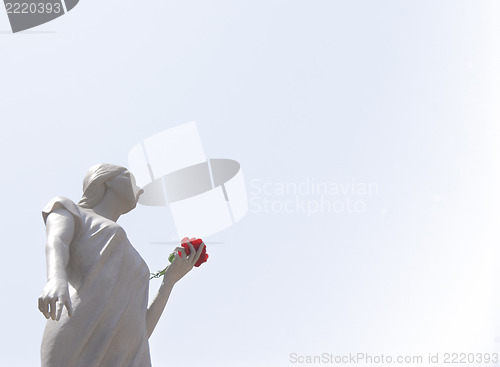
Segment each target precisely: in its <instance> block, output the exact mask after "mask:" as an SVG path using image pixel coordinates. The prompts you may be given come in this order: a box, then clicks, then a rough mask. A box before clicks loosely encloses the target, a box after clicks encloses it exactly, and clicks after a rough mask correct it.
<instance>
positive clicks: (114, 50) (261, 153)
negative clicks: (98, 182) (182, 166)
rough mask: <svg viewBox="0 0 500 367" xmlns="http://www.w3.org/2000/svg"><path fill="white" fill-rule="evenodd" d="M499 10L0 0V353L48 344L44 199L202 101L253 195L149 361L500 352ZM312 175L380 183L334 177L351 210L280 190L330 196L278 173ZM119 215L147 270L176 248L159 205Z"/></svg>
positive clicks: (190, 279) (188, 115) (165, 323)
mask: <svg viewBox="0 0 500 367" xmlns="http://www.w3.org/2000/svg"><path fill="white" fill-rule="evenodd" d="M499 11H500V3H498V2H496V1H458V0H453V1H451V0H450V1H436V0H432V1H424V0H419V1H415V0H414V1H374V0H366V1H334V0H329V1H326V0H325V1H321V0H310V1H306V0H301V1H296V0H288V1H284V0H281V1H279V0H265V1H264V0H253V1H242V0H231V1H229V0H227V1H220V0H219V1H207V0H203V1H202V0H198V1H189V0H183V1H180V0H168V1H155V2H152V1H150V2H138V1H129V0H122V1H116V0H113V1H105V2H104V1H89V0H82V1H81V2H80V4H79V5H78V6H77V7H76V8H75V9H74V10H72V11H71V12H69V13H68V14H67V15H64V16H62V17H61V18H59V19H56V20H55V21H53V22H51V23H47V24H45V25H42V26H40V27H37V28H35V29H32V30H30V31H27V32H23V33H19V34H12V33H11V32H10V25H9V23H8V19H7V15H6V14H5V13H4V12H2V13H1V14H0V66H1V67H0V111H1V115H0V118H1V120H0V121H1V123H2V124H1V134H0V136H1V142H2V143H1V144H0V154H1V163H2V166H1V167H2V173H1V192H2V208H3V209H2V211H1V214H0V216H1V218H0V223H1V228H2V243H3V248H2V250H3V254H2V255H3V256H1V260H0V261H1V266H0V269H1V291H2V298H1V299H2V302H1V305H0V314H1V315H2V316H3V322H2V331H1V333H2V334H1V342H2V353H0V365H2V366H10V367H14V366H23V367H26V366H36V365H39V346H40V341H41V337H42V333H43V328H44V325H45V319H44V318H43V316H42V315H41V314H40V312H39V311H38V309H37V298H38V296H39V294H40V293H41V290H42V288H43V286H44V284H45V255H44V244H45V232H44V226H43V221H42V217H41V214H40V212H41V210H42V208H43V207H44V205H45V204H46V203H47V202H48V201H49V200H50V199H51V198H52V197H53V196H57V195H64V196H67V197H69V198H71V199H73V200H74V201H77V200H78V199H79V197H80V195H81V181H82V179H83V176H84V174H85V172H86V170H87V169H88V168H89V167H90V166H92V165H93V164H95V163H99V162H109V163H115V164H121V165H126V164H127V162H126V159H127V154H128V151H129V149H130V148H132V147H133V146H134V145H135V144H136V143H138V142H139V141H140V140H142V139H144V138H146V137H148V136H151V135H153V134H155V133H157V132H159V131H162V130H164V129H166V128H169V127H172V126H175V125H177V124H179V123H183V122H187V121H192V120H196V121H197V122H198V129H199V132H200V135H201V138H202V141H203V144H204V149H205V152H206V154H207V156H208V157H210V158H230V159H235V160H237V161H239V162H240V163H241V165H242V169H243V172H244V174H245V179H246V182H247V189H248V192H249V198H253V200H254V201H253V203H254V205H251V206H250V212H249V213H248V215H247V216H246V217H245V218H244V219H243V220H242V221H241V222H239V223H238V224H236V225H235V226H233V227H231V228H230V229H228V230H226V231H224V232H221V233H219V234H216V235H214V236H211V237H210V238H208V239H206V240H207V241H209V240H210V241H218V242H224V243H223V244H219V245H213V246H211V247H210V246H209V247H208V252H209V254H210V259H209V261H208V263H206V264H204V265H202V266H201V267H200V268H198V269H195V270H193V272H192V273H190V274H188V276H187V277H186V278H185V279H183V280H182V282H181V283H179V284H178V285H177V286H176V288H175V289H174V292H173V294H172V296H171V299H170V301H169V303H168V305H167V309H166V311H165V313H164V315H163V317H162V319H161V320H160V323H159V325H158V327H157V329H156V331H155V333H154V334H153V336H152V338H151V339H150V346H151V356H152V361H153V365H154V366H155V367H163V366H166V367H168V366H176V367H181V366H217V367H222V366H252V367H255V366H293V365H297V364H293V363H291V361H290V354H291V353H297V354H300V355H303V356H305V355H317V354H321V353H325V352H326V353H333V354H348V353H358V352H363V353H364V352H366V353H371V354H372V355H380V354H384V355H393V356H397V355H399V354H404V355H406V354H420V355H423V356H425V357H426V356H427V355H428V353H433V354H435V353H441V356H442V355H443V354H444V353H446V352H457V353H467V352H471V351H472V352H483V353H486V352H489V353H493V352H495V351H496V352H498V351H499V349H500V348H499V346H500V343H498V341H499V340H500V323H499V321H500V320H498V311H499V308H500V301H499V293H500V288H499V286H498V282H497V280H498V276H499V274H498V271H497V263H498V256H499V250H498V243H499V238H500V231H499V223H500V222H499V221H500V215H499V209H498V208H499V204H500V195H499V190H498V189H499V187H500V186H499V185H500V156H499V153H500V150H499V148H498V145H499V138H500V127H499V126H500V125H499V117H500V109H499V104H498V103H499V97H500V84H499V82H500V73H499V68H498V65H500V42H499V36H500V23H498V14H499ZM186 149H189V146H188V145H187V146H186ZM179 154H182V151H179ZM308 180H309V182H311V181H313V182H316V183H321V182H323V183H342V184H344V185H347V184H352V183H356V182H358V183H359V182H360V183H376V185H377V187H378V190H377V192H376V193H372V194H370V195H361V196H358V197H352V195H351V194H340V195H333V196H328V197H326V199H327V200H346V199H348V198H349V199H359V200H362V202H363V203H364V205H365V206H364V208H365V210H364V211H363V212H361V213H349V212H347V211H341V212H336V213H334V212H328V211H323V212H319V213H310V215H308V214H307V213H305V212H303V211H302V210H300V208H299V210H295V211H293V210H292V212H285V211H284V210H280V205H282V204H283V203H284V202H286V201H288V200H292V201H295V200H299V201H300V200H306V201H315V200H316V202H317V200H319V197H318V196H317V195H316V196H315V195H308V194H307V193H306V194H303V193H302V194H299V195H295V194H294V193H291V192H287V193H286V194H287V195H281V194H280V193H279V192H277V191H278V190H275V189H276V188H279V187H280V185H286V184H289V187H291V186H293V185H299V184H300V183H304V182H308ZM264 186H265V187H266V193H259V192H258V191H259V190H260V189H262V188H263V187H264ZM270 190H271V192H270ZM264 199H269V200H272V201H274V202H277V203H278V204H275V205H276V206H275V209H276V210H272V212H267V213H266V212H264V210H263V208H262V206H259V205H255V203H262V201H263V200H264ZM119 222H120V223H121V224H122V225H123V227H124V228H125V229H126V230H127V233H128V235H129V238H130V239H131V242H132V243H133V244H134V245H135V246H136V247H137V249H138V250H139V251H140V253H141V254H142V255H143V257H144V258H145V260H146V261H147V262H148V264H149V266H150V269H151V270H152V271H154V270H157V269H160V268H162V267H163V266H164V265H165V264H166V263H167V261H168V260H167V257H168V254H169V253H170V251H171V248H172V246H168V245H155V244H151V242H158V241H169V240H170V239H172V238H174V237H175V235H176V233H175V228H174V227H173V221H172V218H171V217H170V216H169V212H168V210H166V209H165V210H161V209H158V208H148V207H139V208H138V209H136V210H135V211H134V212H132V213H130V214H128V215H126V216H124V217H123V218H121V219H120V221H119ZM193 235H194V234H193ZM158 284H159V283H158V282H157V281H154V282H152V283H151V288H152V289H151V293H152V294H153V293H154V291H155V288H157V286H158ZM132 291H133V290H131V292H132ZM131 296H133V293H131ZM424 360H425V359H424ZM476 365H477V364H476Z"/></svg>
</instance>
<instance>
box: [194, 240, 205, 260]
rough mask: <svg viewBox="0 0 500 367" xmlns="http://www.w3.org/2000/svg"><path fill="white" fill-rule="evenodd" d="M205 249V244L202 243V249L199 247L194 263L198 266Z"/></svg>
mask: <svg viewBox="0 0 500 367" xmlns="http://www.w3.org/2000/svg"><path fill="white" fill-rule="evenodd" d="M204 247H205V243H204V242H202V243H201V245H200V247H198V251H196V256H195V257H194V263H195V264H196V263H197V262H198V260H199V258H200V256H201V253H202V252H203V248H204Z"/></svg>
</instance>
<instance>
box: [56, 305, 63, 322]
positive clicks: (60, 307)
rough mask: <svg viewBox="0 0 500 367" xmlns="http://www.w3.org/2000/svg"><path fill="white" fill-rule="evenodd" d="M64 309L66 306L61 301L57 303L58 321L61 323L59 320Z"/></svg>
mask: <svg viewBox="0 0 500 367" xmlns="http://www.w3.org/2000/svg"><path fill="white" fill-rule="evenodd" d="M63 307H64V304H63V303H62V302H61V301H57V302H56V321H59V319H60V318H61V313H62V310H63Z"/></svg>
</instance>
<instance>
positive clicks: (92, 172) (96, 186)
mask: <svg viewBox="0 0 500 367" xmlns="http://www.w3.org/2000/svg"><path fill="white" fill-rule="evenodd" d="M125 170H126V168H125V167H120V166H116V165H114V164H108V163H100V164H96V165H95V166H92V167H90V169H89V171H88V172H87V174H86V175H85V178H84V179H83V195H82V198H81V199H80V201H79V202H78V205H80V206H81V207H82V208H87V209H91V208H93V207H95V206H96V205H97V204H99V202H100V201H101V200H102V198H103V197H104V193H105V192H106V185H105V183H106V181H109V180H111V179H112V178H114V177H116V176H118V175H119V174H120V173H122V172H123V171H125Z"/></svg>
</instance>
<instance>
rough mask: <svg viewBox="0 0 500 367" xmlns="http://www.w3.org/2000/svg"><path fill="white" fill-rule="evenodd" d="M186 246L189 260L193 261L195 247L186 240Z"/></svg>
mask: <svg viewBox="0 0 500 367" xmlns="http://www.w3.org/2000/svg"><path fill="white" fill-rule="evenodd" d="M188 246H189V260H191V262H193V260H194V258H195V257H196V249H195V248H194V246H193V245H192V244H191V242H188ZM193 264H194V263H193Z"/></svg>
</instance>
